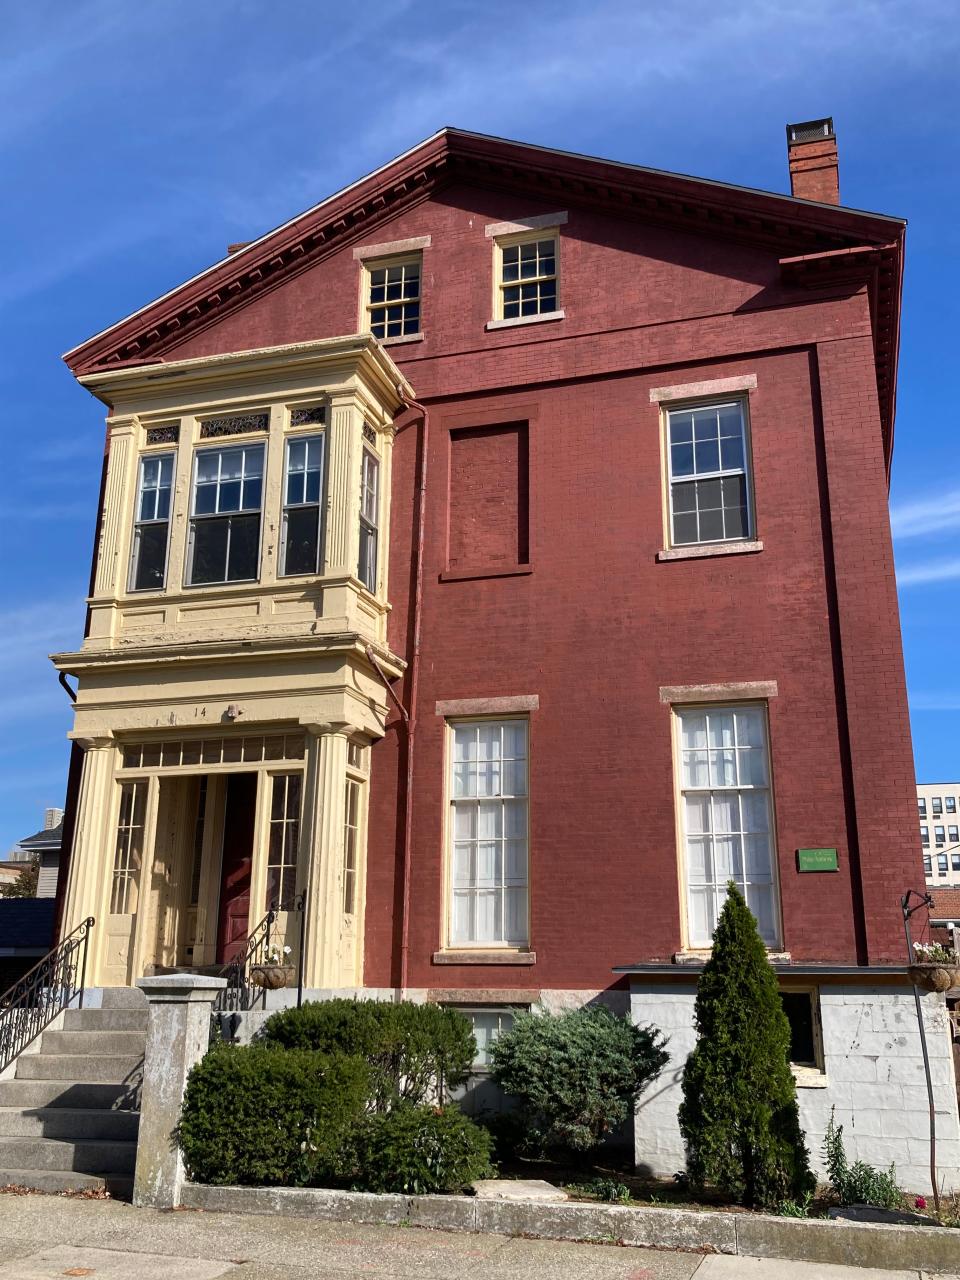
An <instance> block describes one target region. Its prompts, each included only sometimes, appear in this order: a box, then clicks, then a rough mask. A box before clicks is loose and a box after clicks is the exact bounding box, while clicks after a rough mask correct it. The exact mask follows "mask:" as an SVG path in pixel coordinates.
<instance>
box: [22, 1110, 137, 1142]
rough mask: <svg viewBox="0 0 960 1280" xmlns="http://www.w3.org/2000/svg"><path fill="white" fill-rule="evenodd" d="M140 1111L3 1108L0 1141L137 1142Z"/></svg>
mask: <svg viewBox="0 0 960 1280" xmlns="http://www.w3.org/2000/svg"><path fill="white" fill-rule="evenodd" d="M139 1127H140V1113H139V1112H137V1111H108V1110H105V1109H103V1108H98V1107H33V1108H25V1109H21V1108H19V1107H0V1138H66V1139H68V1140H69V1139H74V1138H100V1139H104V1140H105V1141H108V1142H136V1140H137V1131H138V1129H139Z"/></svg>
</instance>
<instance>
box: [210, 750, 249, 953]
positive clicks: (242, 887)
mask: <svg viewBox="0 0 960 1280" xmlns="http://www.w3.org/2000/svg"><path fill="white" fill-rule="evenodd" d="M256 809H257V775H256V774H255V773H232V774H230V775H229V777H228V779H227V799H226V811H225V813H224V816H223V861H222V863H221V873H220V916H219V924H218V928H217V963H218V964H229V963H230V962H231V961H233V960H235V959H236V958H237V957H238V956H239V955H240V954H241V953H242V951H243V948H244V945H245V943H246V940H247V934H248V932H249V928H250V878H251V872H252V869H253V841H254V826H255V817H256Z"/></svg>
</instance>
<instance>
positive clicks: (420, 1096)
mask: <svg viewBox="0 0 960 1280" xmlns="http://www.w3.org/2000/svg"><path fill="white" fill-rule="evenodd" d="M259 1043H261V1044H271V1045H278V1046H280V1047H282V1048H284V1049H312V1050H315V1051H316V1052H319V1053H326V1054H347V1055H349V1056H351V1057H359V1058H363V1059H364V1060H365V1061H366V1062H367V1064H368V1066H369V1068H370V1088H371V1098H372V1106H373V1109H374V1110H375V1111H378V1112H379V1111H389V1110H390V1109H391V1108H393V1107H395V1106H397V1105H398V1104H399V1103H409V1104H411V1105H417V1104H419V1103H426V1102H431V1103H432V1102H443V1101H444V1099H445V1098H446V1095H447V1092H448V1091H449V1090H450V1089H455V1088H456V1087H457V1086H458V1085H461V1084H463V1083H464V1081H465V1080H466V1078H467V1076H468V1075H469V1074H470V1068H471V1065H472V1063H473V1059H474V1057H475V1056H476V1052H477V1045H476V1041H475V1040H474V1038H473V1029H472V1028H471V1026H470V1023H469V1022H468V1021H467V1019H466V1018H465V1017H464V1016H463V1014H462V1013H458V1012H457V1011H456V1010H455V1009H444V1008H441V1006H440V1005H438V1004H413V1003H411V1002H409V1001H403V1002H401V1003H400V1004H386V1003H380V1002H378V1001H376V1000H323V1001H319V1002H312V1001H311V1002H308V1003H307V1004H305V1005H304V1006H303V1007H302V1008H301V1009H282V1010H280V1011H279V1012H277V1013H275V1014H273V1016H272V1017H270V1018H268V1019H267V1021H266V1022H265V1023H264V1027H263V1031H262V1034H261V1039H260V1041H259Z"/></svg>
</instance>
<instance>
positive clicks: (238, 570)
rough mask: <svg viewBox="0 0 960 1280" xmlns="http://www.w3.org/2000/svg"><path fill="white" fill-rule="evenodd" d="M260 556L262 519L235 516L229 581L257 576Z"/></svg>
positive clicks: (231, 527)
mask: <svg viewBox="0 0 960 1280" xmlns="http://www.w3.org/2000/svg"><path fill="white" fill-rule="evenodd" d="M259 556H260V517H259V515H253V516H233V517H232V518H231V520H230V556H229V563H228V564H227V580H228V581H229V582H238V581H244V580H252V579H254V578H256V576H257V562H258V560H259Z"/></svg>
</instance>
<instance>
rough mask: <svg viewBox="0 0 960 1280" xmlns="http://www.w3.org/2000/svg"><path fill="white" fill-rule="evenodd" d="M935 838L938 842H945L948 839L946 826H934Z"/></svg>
mask: <svg viewBox="0 0 960 1280" xmlns="http://www.w3.org/2000/svg"><path fill="white" fill-rule="evenodd" d="M933 838H934V840H936V842H937V844H945V843H946V839H947V833H946V829H945V828H944V827H934V828H933Z"/></svg>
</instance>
